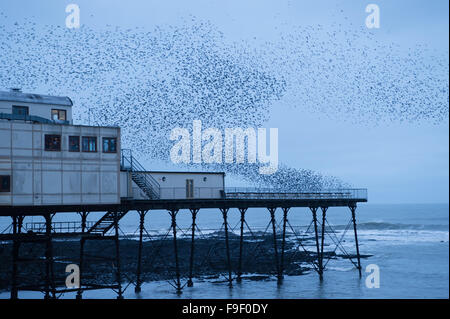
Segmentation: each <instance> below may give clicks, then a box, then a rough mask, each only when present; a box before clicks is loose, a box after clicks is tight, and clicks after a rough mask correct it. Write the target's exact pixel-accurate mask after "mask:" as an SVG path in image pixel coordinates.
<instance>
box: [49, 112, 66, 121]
mask: <svg viewBox="0 0 450 319" xmlns="http://www.w3.org/2000/svg"><path fill="white" fill-rule="evenodd" d="M66 119H67V117H66V110H58V109H52V120H54V121H58V120H59V121H66Z"/></svg>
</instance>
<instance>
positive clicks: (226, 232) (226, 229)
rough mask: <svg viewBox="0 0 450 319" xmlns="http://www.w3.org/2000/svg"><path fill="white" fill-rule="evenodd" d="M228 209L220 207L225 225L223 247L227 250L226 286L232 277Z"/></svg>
mask: <svg viewBox="0 0 450 319" xmlns="http://www.w3.org/2000/svg"><path fill="white" fill-rule="evenodd" d="M228 210H229V208H221V209H220V211H221V212H222V216H223V223H224V227H225V248H226V252H227V266H228V286H229V287H232V286H233V277H232V269H231V256H230V243H229V239H228Z"/></svg>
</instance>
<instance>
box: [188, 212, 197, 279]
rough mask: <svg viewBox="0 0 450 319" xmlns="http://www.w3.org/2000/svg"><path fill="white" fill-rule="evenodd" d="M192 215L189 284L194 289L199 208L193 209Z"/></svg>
mask: <svg viewBox="0 0 450 319" xmlns="http://www.w3.org/2000/svg"><path fill="white" fill-rule="evenodd" d="M190 211H191V214H192V232H191V256H190V259H189V279H188V282H187V286H188V287H193V286H194V282H193V281H192V277H193V272H194V248H195V246H194V240H195V227H197V224H196V223H195V220H196V218H197V213H198V211H199V209H198V208H193V209H191V210H190Z"/></svg>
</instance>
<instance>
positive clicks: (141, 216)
mask: <svg viewBox="0 0 450 319" xmlns="http://www.w3.org/2000/svg"><path fill="white" fill-rule="evenodd" d="M145 214H147V211H145V210H140V211H139V246H138V263H137V270H136V287H135V288H134V292H136V293H139V292H141V284H142V283H141V264H142V239H143V235H144V221H145Z"/></svg>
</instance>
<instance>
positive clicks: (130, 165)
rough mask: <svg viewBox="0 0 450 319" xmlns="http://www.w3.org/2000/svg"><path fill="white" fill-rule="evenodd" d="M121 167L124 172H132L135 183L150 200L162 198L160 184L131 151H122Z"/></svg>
mask: <svg viewBox="0 0 450 319" xmlns="http://www.w3.org/2000/svg"><path fill="white" fill-rule="evenodd" d="M120 167H121V169H122V170H126V171H130V172H131V178H132V179H133V181H134V182H135V183H136V184H137V185H138V186H139V187H140V188H141V189H142V190H143V191H144V193H145V194H146V195H147V196H148V197H150V199H159V198H160V186H159V183H158V182H157V181H156V179H154V178H153V177H152V176H151V175H150V174H147V173H146V172H147V170H146V169H145V168H144V166H142V165H141V164H140V163H139V162H138V161H137V160H136V159H135V158H134V157H133V155H132V152H131V150H130V149H122V152H121V161H120Z"/></svg>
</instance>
